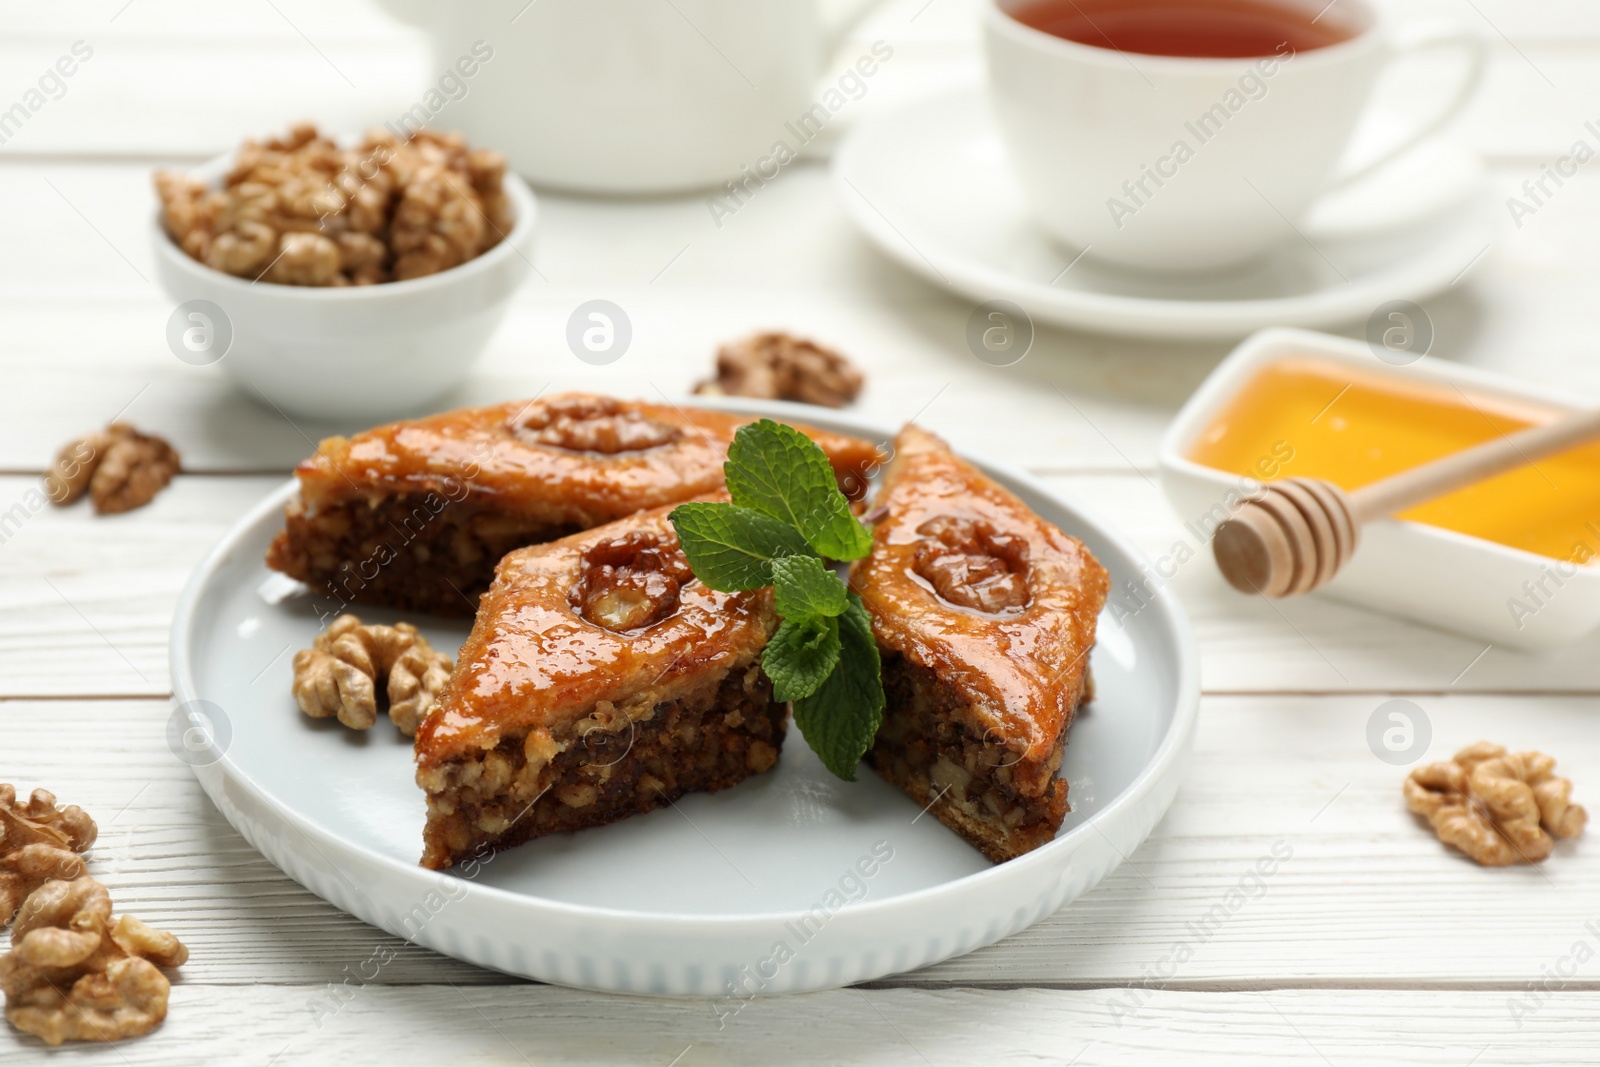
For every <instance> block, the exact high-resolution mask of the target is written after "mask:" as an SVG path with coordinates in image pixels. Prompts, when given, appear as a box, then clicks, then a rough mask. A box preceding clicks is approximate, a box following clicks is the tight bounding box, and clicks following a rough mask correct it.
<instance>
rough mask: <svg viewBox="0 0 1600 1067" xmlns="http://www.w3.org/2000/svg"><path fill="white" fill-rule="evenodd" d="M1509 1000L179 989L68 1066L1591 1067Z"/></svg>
mask: <svg viewBox="0 0 1600 1067" xmlns="http://www.w3.org/2000/svg"><path fill="white" fill-rule="evenodd" d="M1508 999H1509V998H1508V996H1507V994H1506V993H1504V992H1498V991H1496V992H1411V991H1407V992H1375V991H1342V990H1341V991H1320V990H1317V991H1275V992H1254V991H1249V990H1244V991H1240V992H1230V993H1210V994H1195V993H1178V992H1149V993H1147V994H1144V999H1143V1003H1142V1006H1141V1007H1140V1008H1139V1009H1138V1010H1137V1012H1136V1013H1123V1014H1118V1012H1117V1010H1116V1009H1115V1008H1114V1007H1113V1006H1112V1005H1111V1002H1110V996H1109V993H1108V991H1105V990H1081V991H1078V990H1051V989H1018V990H1006V991H994V990H975V989H951V990H909V989H882V990H879V989H874V990H835V991H833V992H827V993H806V994H800V995H796V996H790V997H783V998H778V999H769V1000H756V1001H752V1002H750V1003H748V1004H747V1005H745V1006H744V1007H743V1008H742V1010H740V1011H739V1012H738V1013H737V1014H736V1015H734V1014H731V1013H732V1007H733V1006H729V1007H725V1008H723V1009H722V1010H723V1011H724V1012H725V1013H728V1015H729V1017H727V1018H725V1019H723V1020H722V1022H723V1025H722V1028H721V1029H718V1021H719V1015H718V1011H717V1009H718V1005H715V1004H713V1003H712V1002H708V1001H676V1000H644V999H639V998H633V997H616V996H607V995H601V994H588V993H582V992H577V991H573V990H564V989H558V988H555V987H551V986H513V987H503V986H502V987H494V988H487V989H485V988H466V987H461V986H451V985H433V986H418V987H411V988H403V989H402V988H395V987H387V988H382V987H370V986H369V987H366V988H358V989H356V990H354V991H353V992H351V993H349V996H348V1000H346V1001H343V1002H342V1007H341V1009H340V1010H339V1011H338V1012H337V1013H333V1012H332V1011H331V1010H330V1009H329V1008H327V1007H326V1006H325V1005H326V1003H327V1002H325V1001H323V1000H322V999H319V997H318V996H316V995H314V994H312V993H311V992H309V991H307V990H303V989H286V988H282V987H273V986H262V987H258V988H256V989H249V990H246V989H212V988H196V987H192V986H189V985H187V984H186V985H180V986H178V987H176V988H175V989H174V990H173V994H172V1009H171V1014H170V1016H169V1017H168V1020H167V1022H166V1023H165V1024H164V1025H163V1026H162V1028H161V1029H160V1030H158V1031H157V1032H156V1033H155V1034H153V1035H151V1036H149V1037H146V1038H143V1039H140V1040H132V1041H125V1042H121V1043H119V1044H118V1045H116V1046H115V1047H113V1048H83V1047H79V1048H75V1049H73V1050H72V1052H71V1053H69V1054H70V1055H72V1057H73V1060H74V1062H94V1063H107V1064H127V1065H129V1067H132V1065H136V1064H160V1065H162V1067H180V1065H188V1064H196V1065H210V1064H216V1063H248V1064H272V1063H294V1064H299V1063H317V1064H332V1063H349V1062H379V1061H381V1062H383V1063H385V1064H393V1065H395V1067H406V1065H412V1064H415V1065H418V1067H435V1065H437V1064H440V1063H452V1064H453V1063H472V1064H493V1065H519V1067H520V1065H524V1064H539V1065H541V1067H542V1065H546V1064H549V1065H559V1064H590V1063H596V1062H604V1063H607V1064H616V1065H626V1067H701V1065H711V1064H750V1063H761V1064H770V1065H773V1067H786V1065H790V1064H795V1065H798V1064H817V1063H828V1064H841V1065H864V1064H907V1065H913V1067H929V1065H933V1064H940V1065H943V1064H964V1063H981V1064H1027V1065H1033V1064H1040V1063H1051V1064H1077V1065H1079V1067H1122V1065H1127V1067H1146V1065H1148V1064H1150V1063H1183V1064H1196V1065H1201V1067H1207V1065H1213V1064H1214V1065H1217V1067H1223V1065H1233V1064H1240V1063H1245V1064H1258V1063H1259V1064H1283V1063H1307V1064H1339V1065H1340V1067H1347V1065H1348V1067H1358V1065H1367V1064H1373V1065H1378V1064H1395V1063H1405V1064H1417V1065H1430V1067H1432V1065H1437V1067H1462V1065H1464V1064H1468V1063H1471V1064H1473V1065H1474V1067H1498V1065H1509V1064H1549V1063H1560V1064H1571V1065H1574V1067H1576V1065H1579V1064H1592V1063H1597V1062H1600V1048H1597V1047H1596V1045H1595V1044H1594V1042H1593V1039H1592V999H1591V998H1590V997H1589V996H1587V995H1585V994H1582V993H1569V992H1555V993H1552V994H1550V995H1548V996H1547V997H1546V998H1545V999H1544V1001H1543V1003H1542V1004H1541V1005H1540V1006H1539V1007H1538V1009H1537V1010H1535V1011H1534V1012H1533V1013H1532V1014H1529V1015H1526V1016H1524V1017H1523V1018H1522V1020H1521V1022H1522V1026H1521V1028H1520V1029H1518V1028H1517V1027H1516V1025H1515V1024H1514V1023H1513V1022H1512V1021H1511V1013H1510V1011H1509V1010H1508V1008H1507V1000H1508ZM735 1006H737V1005H735ZM319 1021H320V1023H321V1025H320V1026H319V1025H318V1023H319ZM8 1044H9V1045H11V1046H12V1049H13V1055H14V1056H15V1057H16V1060H22V1061H25V1062H32V1061H35V1060H37V1061H40V1062H42V1061H44V1060H45V1058H46V1057H45V1049H44V1046H42V1045H41V1044H39V1043H38V1042H36V1041H27V1042H26V1043H24V1041H22V1040H19V1039H17V1038H15V1037H12V1036H10V1035H0V1049H4V1048H6V1047H7V1045H8ZM18 1053H20V1055H17V1054H18ZM51 1060H52V1061H53V1060H54V1057H51ZM12 1062H15V1060H14V1061H12Z"/></svg>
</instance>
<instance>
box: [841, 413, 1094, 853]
mask: <svg viewBox="0 0 1600 1067" xmlns="http://www.w3.org/2000/svg"><path fill="white" fill-rule="evenodd" d="M878 503H879V504H880V505H881V506H882V507H883V508H884V509H885V513H884V517H883V519H882V521H880V522H879V523H878V524H877V526H876V528H875V529H874V531H873V545H872V552H871V553H870V554H869V555H868V556H867V557H866V558H864V559H861V560H859V561H857V562H856V563H855V564H854V565H853V567H852V568H851V573H850V584H851V587H852V588H854V589H855V590H856V591H857V592H858V593H860V594H861V597H862V599H863V600H864V601H865V603H866V606H867V610H868V611H869V612H870V613H871V614H872V628H873V634H874V635H875V636H876V637H877V640H878V646H879V650H880V652H881V653H882V656H883V687H884V692H885V696H886V698H887V705H886V707H885V710H884V722H883V726H882V728H881V729H880V730H879V731H878V735H877V739H876V741H875V742H874V744H873V747H872V749H871V750H870V751H869V752H868V753H867V757H866V758H867V760H868V762H870V763H871V764H872V766H873V767H874V768H876V770H877V771H878V773H879V774H881V775H882V776H883V777H885V778H887V779H888V780H889V781H890V782H893V783H894V784H895V785H897V786H899V787H900V789H902V790H903V791H905V792H906V793H907V794H908V795H910V796H911V798H912V799H913V800H915V801H916V802H917V803H919V804H921V805H924V806H925V807H926V808H927V810H928V811H930V812H932V813H933V814H934V815H936V816H938V818H939V820H940V821H941V822H943V823H944V824H945V825H946V826H948V827H950V828H951V829H953V830H955V831H956V832H957V833H959V834H960V835H961V836H962V837H964V838H966V839H967V840H968V841H969V842H971V843H972V844H973V845H974V846H975V847H976V848H978V849H979V850H980V851H981V852H983V854H984V855H986V856H988V857H989V858H990V859H991V860H994V861H995V862H997V863H998V862H1000V861H1002V860H1007V859H1011V858H1013V857H1015V856H1019V855H1021V854H1022V853H1024V852H1027V851H1029V850H1030V849H1034V848H1038V847H1039V846H1040V845H1042V844H1044V843H1045V842H1047V841H1049V840H1051V839H1052V838H1053V837H1054V836H1055V832H1056V831H1057V830H1058V829H1059V828H1060V826H1061V820H1062V817H1063V816H1064V815H1065V814H1066V813H1067V811H1068V806H1067V783H1066V782H1065V781H1064V780H1062V779H1060V778H1058V777H1057V776H1056V774H1057V771H1059V770H1060V768H1061V757H1062V753H1063V749H1064V747H1065V745H1066V740H1067V728H1068V727H1069V726H1070V725H1071V723H1072V718H1073V715H1074V713H1075V712H1076V710H1077V708H1078V704H1079V702H1080V701H1082V700H1083V699H1085V698H1086V696H1087V695H1088V690H1089V684H1090V683H1089V650H1090V649H1091V648H1092V647H1093V645H1094V635H1095V622H1096V619H1097V617H1098V616H1099V614H1100V609H1101V607H1102V606H1103V605H1104V604H1105V599H1106V593H1107V580H1106V572H1105V569H1104V568H1103V567H1101V566H1100V564H1099V562H1098V561H1096V560H1095V558H1094V557H1093V556H1092V555H1090V554H1089V551H1088V550H1087V549H1086V548H1084V546H1083V545H1082V543H1080V542H1079V541H1078V540H1076V539H1075V538H1072V537H1068V536H1067V535H1066V534H1064V533H1062V532H1061V531H1060V530H1059V529H1057V528H1056V527H1055V526H1053V525H1051V524H1050V523H1048V522H1045V521H1044V520H1043V519H1041V518H1039V516H1037V515H1035V514H1034V513H1033V512H1032V511H1031V510H1029V508H1028V507H1027V505H1025V504H1023V502H1022V501H1021V500H1018V499H1017V498H1016V496H1014V495H1013V494H1012V493H1010V492H1008V491H1007V490H1005V489H1003V488H1001V487H1000V486H999V485H997V484H995V482H994V481H993V480H991V479H990V478H988V477H986V476H985V475H984V474H983V473H982V472H981V471H979V470H978V469H977V468H976V467H974V466H973V465H972V464H970V463H967V462H966V461H964V460H962V459H959V458H957V457H956V456H955V455H954V454H953V453H952V452H951V451H950V449H949V447H948V446H947V445H946V444H945V443H944V442H943V441H941V440H940V439H939V438H937V437H935V436H934V435H933V434H930V433H927V432H926V431H924V430H921V429H918V428H917V427H915V426H907V427H906V428H905V429H904V430H902V431H901V433H900V435H899V437H897V438H896V439H895V442H894V459H893V461H892V462H891V463H890V465H889V469H888V471H887V472H886V473H885V476H884V482H883V485H882V487H881V489H880V493H879V496H878Z"/></svg>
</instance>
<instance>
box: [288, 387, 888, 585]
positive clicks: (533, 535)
mask: <svg viewBox="0 0 1600 1067" xmlns="http://www.w3.org/2000/svg"><path fill="white" fill-rule="evenodd" d="M749 421H750V419H749V418H748V417H747V416H740V415H730V414H726V413H723V412H716V411H704V410H698V409H684V408H680V407H676V406H673V405H666V404H660V405H658V404H645V403H641V402H638V401H631V400H617V399H614V398H611V397H604V396H591V395H588V394H581V393H568V394H564V395H561V396H554V397H548V398H545V399H541V400H534V401H526V402H518V403H511V404H500V405H497V406H494V407H486V408H469V409H463V410H460V411H451V412H447V413H445V414H443V415H434V416H431V417H429V418H425V419H417V420H414V421H408V422H396V423H391V424H389V425H387V426H380V427H378V428H376V429H372V430H368V431H366V432H365V433H361V434H358V435H356V436H355V437H348V438H347V437H330V438H328V439H327V440H325V441H323V442H322V443H321V445H320V446H318V448H317V452H316V455H314V456H312V457H311V458H310V459H307V460H306V461H304V462H303V463H301V464H300V466H299V467H298V468H297V469H296V471H295V476H296V477H297V478H298V479H299V482H300V495H299V497H298V498H297V499H296V500H295V501H294V502H293V503H291V504H290V505H289V507H288V510H287V514H286V516H285V518H286V521H285V525H284V528H283V530H282V531H281V532H280V533H279V534H278V536H277V538H276V539H275V540H274V541H273V542H272V546H271V548H270V549H269V550H268V552H267V565H268V566H269V567H272V568H273V569H275V570H278V571H282V572H283V573H284V574H287V575H289V576H290V577H291V578H297V579H299V580H300V581H302V582H305V583H306V584H307V585H309V586H310V587H311V588H312V590H313V591H315V592H317V593H319V594H323V595H326V596H333V597H336V598H337V599H338V600H339V601H340V602H341V603H351V602H358V603H366V604H379V605H384V606H388V607H395V608H400V609H402V610H405V611H427V612H433V613H435V614H441V615H470V614H471V613H472V612H473V611H474V610H475V609H476V608H477V604H478V597H479V596H480V595H481V594H482V593H483V591H484V590H485V589H486V588H488V585H489V582H490V579H492V578H493V577H494V568H495V564H497V563H499V562H500V557H502V556H503V555H505V554H506V553H507V552H509V551H510V550H511V549H513V548H520V547H522V546H523V545H530V544H538V543H540V542H544V541H551V540H554V539H556V538H558V537H564V536H566V535H568V534H572V533H576V532H578V531H581V530H587V529H590V528H592V527H595V526H599V525H601V524H602V523H607V522H611V521H612V520H614V519H619V518H621V517H623V516H624V515H631V514H632V513H634V512H636V511H640V510H643V509H645V508H653V507H658V506H661V505H664V504H674V503H681V502H682V501H685V500H689V499H691V498H693V497H696V496H699V495H701V494H703V493H707V492H713V491H715V490H717V489H718V488H719V487H720V486H721V485H722V482H723V475H722V464H723V461H724V460H725V459H727V452H728V445H729V443H730V442H732V440H733V435H734V432H735V431H736V430H737V429H738V428H739V427H740V426H741V425H743V424H744V423H746V422H749ZM797 429H799V430H801V431H802V432H804V433H805V434H806V435H807V436H809V437H811V439H812V440H814V441H816V442H817V444H819V445H820V446H821V447H822V450H823V451H824V452H826V453H827V454H828V459H829V462H831V463H832V464H833V467H834V471H835V474H836V475H837V476H838V478H839V482H840V485H841V487H842V488H843V489H844V490H845V492H846V494H847V495H851V496H859V495H860V493H861V492H863V491H864V490H865V488H866V477H865V474H866V471H867V469H868V467H870V466H871V465H872V464H873V463H875V462H876V461H877V458H878V451H877V449H876V448H875V447H874V446H873V445H872V444H870V443H869V442H866V441H862V440H858V439H856V438H853V437H846V436H844V435H842V434H834V433H828V432H825V431H822V430H814V429H808V428H807V427H805V426H798V427H797Z"/></svg>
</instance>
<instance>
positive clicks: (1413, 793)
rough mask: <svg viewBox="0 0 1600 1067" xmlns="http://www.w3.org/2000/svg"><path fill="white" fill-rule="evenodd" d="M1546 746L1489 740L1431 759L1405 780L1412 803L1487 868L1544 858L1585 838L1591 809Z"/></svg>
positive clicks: (1447, 841) (1447, 838) (1450, 841)
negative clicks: (1516, 747)
mask: <svg viewBox="0 0 1600 1067" xmlns="http://www.w3.org/2000/svg"><path fill="white" fill-rule="evenodd" d="M1555 763H1556V761H1555V760H1554V759H1553V758H1551V757H1550V756H1547V755H1545V754H1544V753H1542V752H1507V751H1506V750H1505V748H1504V747H1503V746H1501V745H1496V744H1493V743H1491V742H1488V741H1479V742H1478V743H1477V744H1474V745H1469V746H1468V747H1466V748H1464V749H1462V750H1461V751H1459V752H1457V753H1456V754H1455V756H1454V757H1452V758H1451V759H1450V760H1448V761H1444V762H1439V763H1429V764H1425V765H1424V766H1421V767H1418V768H1416V769H1415V770H1413V771H1412V772H1411V774H1410V775H1409V776H1408V777H1407V778H1406V781H1405V787H1404V788H1405V797H1406V806H1407V807H1409V808H1410V809H1411V810H1412V811H1413V812H1415V813H1416V814H1418V815H1421V816H1423V817H1424V818H1426V819H1427V820H1428V822H1429V824H1430V825H1432V826H1433V829H1434V832H1435V833H1437V834H1438V835H1439V840H1441V841H1443V842H1444V843H1445V844H1447V845H1452V846H1454V847H1455V848H1458V849H1460V850H1461V851H1462V852H1465V853H1466V854H1467V855H1469V856H1471V857H1472V858H1473V859H1474V860H1476V861H1477V862H1478V863H1481V864H1483V865H1484V866H1486V867H1508V866H1511V865H1512V864H1515V863H1541V862H1543V861H1544V860H1545V859H1546V858H1547V857H1548V856H1549V855H1550V852H1551V850H1552V849H1553V848H1554V847H1555V838H1557V837H1561V838H1570V837H1577V836H1578V835H1579V834H1581V833H1582V832H1583V828H1584V826H1585V824H1587V822H1588V819H1589V816H1588V813H1587V812H1586V811H1585V810H1584V809H1583V808H1582V807H1581V806H1580V805H1577V804H1573V803H1572V800H1571V798H1572V782H1571V781H1570V780H1568V779H1566V778H1561V777H1558V776H1557V775H1556V774H1555Z"/></svg>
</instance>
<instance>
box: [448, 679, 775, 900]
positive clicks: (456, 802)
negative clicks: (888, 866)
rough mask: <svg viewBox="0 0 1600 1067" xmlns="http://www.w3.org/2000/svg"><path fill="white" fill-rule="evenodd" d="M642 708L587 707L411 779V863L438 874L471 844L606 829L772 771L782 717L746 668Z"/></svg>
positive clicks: (647, 698)
mask: <svg viewBox="0 0 1600 1067" xmlns="http://www.w3.org/2000/svg"><path fill="white" fill-rule="evenodd" d="M653 700H654V695H653V694H652V693H650V692H646V693H644V694H641V695H640V696H639V697H637V698H635V700H633V701H632V702H629V703H614V702H612V701H599V702H597V703H596V704H595V705H594V707H593V708H591V709H590V714H589V715H588V716H586V717H584V718H582V719H579V720H577V721H576V722H574V723H572V724H570V725H569V726H567V727H565V728H564V729H562V730H561V731H560V732H559V733H558V734H557V735H555V736H552V734H551V733H549V732H547V731H543V730H536V731H533V732H532V733H529V732H527V731H522V732H520V733H515V734H511V733H508V734H506V735H505V736H503V737H502V738H501V739H500V742H499V744H497V745H496V746H495V747H494V748H493V749H491V750H489V751H487V752H484V753H483V754H482V755H480V756H476V757H470V758H461V759H455V760H451V761H449V762H446V763H444V764H441V765H439V766H434V767H424V768H422V769H421V770H419V771H418V773H417V784H419V785H420V786H422V788H423V789H424V790H426V791H427V794H428V826H427V829H426V830H425V831H424V835H423V837H424V852H423V857H422V864H423V866H425V867H431V868H433V869H435V870H440V869H443V868H446V867H449V866H451V865H452V864H453V863H454V862H455V861H456V860H457V859H458V858H460V857H462V856H464V855H468V854H471V853H472V852H473V851H474V850H475V849H477V848H478V847H479V846H481V845H485V844H487V845H489V846H491V847H493V848H497V849H498V848H506V847H509V846H511V845H516V844H521V843H522V842H524V841H528V840H530V839H532V838H535V837H542V836H543V835H545V834H550V833H557V832H562V831H569V830H581V829H584V828H585V827H589V826H599V825H602V824H604V823H608V822H614V821H615V820H617V819H620V818H624V817H626V816H628V815H635V814H641V813H643V812H647V811H651V810H653V809H655V808H658V807H663V806H665V805H667V804H670V803H671V802H672V801H674V800H676V799H677V798H678V797H680V796H683V795H684V794H685V793H690V792H695V791H706V792H710V791H715V790H718V789H723V788H726V787H727V786H730V785H734V784H736V783H738V782H740V781H742V780H744V779H745V778H747V777H749V776H750V775H751V774H757V773H760V772H762V771H766V770H770V769H771V768H772V767H773V765H774V764H776V763H777V760H778V750H779V748H781V747H782V745H783V734H784V715H785V710H784V706H783V705H782V704H779V703H777V702H775V701H774V700H773V699H772V690H771V684H770V683H769V682H768V681H767V679H766V677H765V676H764V675H763V674H762V673H761V668H760V666H759V665H758V664H755V663H747V664H741V665H740V666H738V667H737V668H735V669H733V670H730V671H728V672H726V673H723V674H717V675H712V676H711V677H709V678H707V679H706V680H705V681H704V682H703V683H702V684H701V685H699V686H698V687H696V688H695V689H694V690H692V691H691V692H689V693H686V694H684V695H682V696H679V697H678V698H677V699H674V700H669V701H663V702H659V703H652V702H653ZM641 709H642V710H641Z"/></svg>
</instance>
